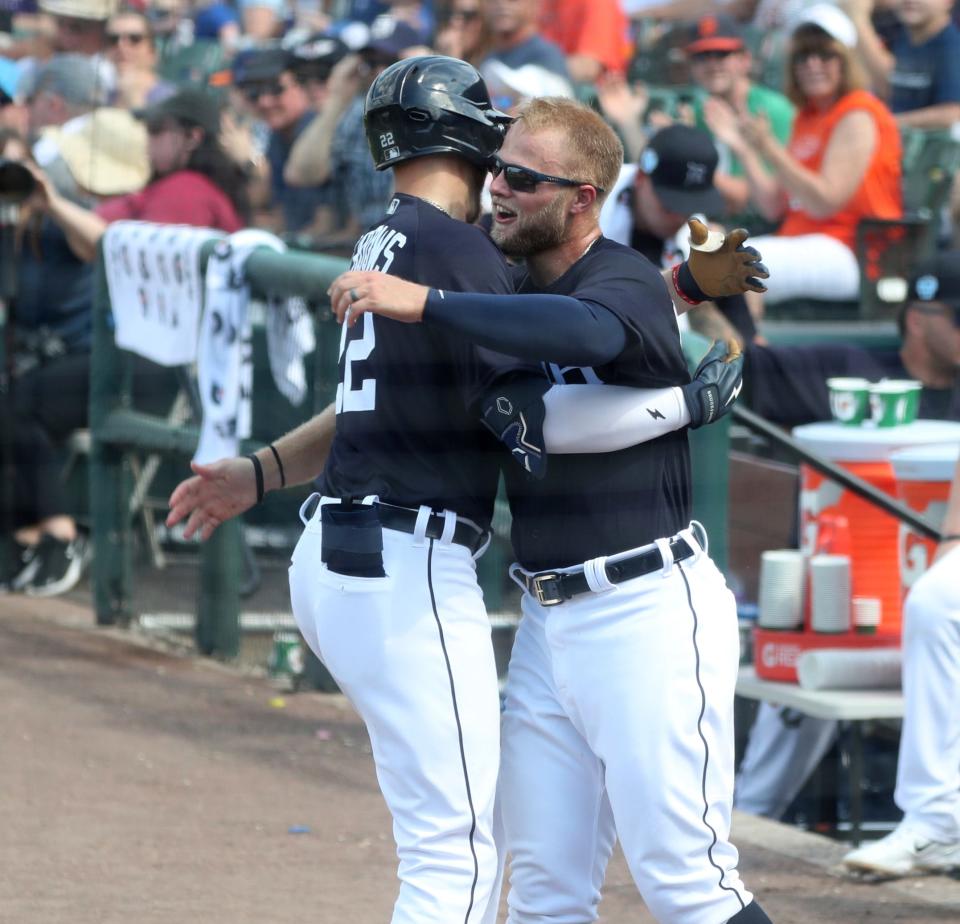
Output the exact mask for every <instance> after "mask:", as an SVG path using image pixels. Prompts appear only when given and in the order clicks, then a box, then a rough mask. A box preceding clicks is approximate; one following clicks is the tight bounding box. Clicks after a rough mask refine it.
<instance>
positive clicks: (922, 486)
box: [890, 442, 960, 597]
mask: <svg viewBox="0 0 960 924" xmlns="http://www.w3.org/2000/svg"><path fill="white" fill-rule="evenodd" d="M958 456H960V444H958V443H956V442H954V443H945V444H940V445H934V446H915V447H913V448H912V449H901V450H899V451H898V452H895V453H894V454H893V455H892V456H891V457H890V464H891V465H892V466H893V472H894V476H895V477H896V481H897V496H898V497H899V498H900V499H901V500H902V501H903V502H904V503H905V504H906V505H907V506H908V507H911V508H912V509H913V510H916V511H917V512H918V513H920V514H922V515H923V516H924V517H925V518H926V519H927V520H929V521H930V522H931V523H932V524H933V525H934V526H937V527H939V526H940V525H941V524H942V523H943V515H944V513H945V512H946V509H947V497H948V495H949V493H950V482H951V481H952V480H953V473H954V470H955V469H956V467H957V457H958ZM936 548H937V543H936V542H934V540H933V539H928V538H926V537H925V536H921V535H920V534H919V533H917V532H915V531H914V530H912V529H911V528H910V527H909V526H907V525H906V523H901V524H900V530H899V542H898V552H899V560H900V580H901V583H902V585H903V595H904V597H906V595H907V593H908V592H909V590H910V588H911V587H912V586H913V585H914V583H915V582H916V580H917V578H919V577H920V575H921V574H923V572H924V571H926V570H927V568H928V567H929V566H930V563H931V562H932V561H933V555H934V552H935V551H936Z"/></svg>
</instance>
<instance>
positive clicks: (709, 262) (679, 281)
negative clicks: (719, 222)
mask: <svg viewBox="0 0 960 924" xmlns="http://www.w3.org/2000/svg"><path fill="white" fill-rule="evenodd" d="M687 224H688V225H689V226H690V257H689V259H688V260H687V262H686V263H683V264H681V266H680V268H679V271H678V272H677V274H676V276H675V277H674V279H675V283H676V285H677V289H678V291H679V292H680V293H681V295H682V296H685V297H686V298H687V300H688V301H694V302H698V301H705V300H706V299H708V298H721V297H722V296H725V295H740V294H742V293H743V292H748V291H749V292H766V291H767V287H766V286H765V285H764V284H763V283H762V282H761V280H762V279H768V278H769V277H770V273H769V271H768V270H767V268H766V267H765V266H764V265H763V264H762V263H761V262H760V260H761V256H760V253H759V252H758V251H757V250H756V249H755V248H753V247H744V246H743V242H744V241H745V240H746V239H747V238H748V237H749V236H750V233H749V232H748V231H746V230H744V229H743V228H737V229H736V230H735V231H730V232H729V233H727V234H723V233H722V232H720V231H710V230H709V229H708V228H707V226H706V225H705V224H704V223H703V222H702V221H700V220H699V219H697V218H691V219H689V220H688V222H687ZM691 289H693V290H694V291H690V290H691Z"/></svg>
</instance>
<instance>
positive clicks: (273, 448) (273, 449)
mask: <svg viewBox="0 0 960 924" xmlns="http://www.w3.org/2000/svg"><path fill="white" fill-rule="evenodd" d="M269 445H270V452H272V453H273V457H274V459H276V460H277V468H278V469H279V470H280V487H281V488H285V487H286V486H287V476H286V475H285V474H284V473H283V463H282V462H281V461H280V453H279V452H277V447H276V446H274V445H273V443H270V444H269Z"/></svg>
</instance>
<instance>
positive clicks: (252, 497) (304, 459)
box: [166, 404, 336, 540]
mask: <svg viewBox="0 0 960 924" xmlns="http://www.w3.org/2000/svg"><path fill="white" fill-rule="evenodd" d="M335 428H336V414H335V411H334V406H333V405H332V404H331V405H329V406H328V407H326V408H325V409H324V410H323V411H321V412H320V413H319V414H317V415H316V416H315V417H313V418H311V419H310V420H308V421H307V422H306V423H303V424H301V425H300V426H299V427H297V428H296V429H294V430H291V431H290V432H289V433H287V434H285V435H284V436H282V437H280V439H278V440H277V441H276V442H274V443H273V444H272V445H273V447H274V449H273V450H272V449H270V447H269V446H267V447H264V448H263V449H259V450H257V452H256V453H254V455H255V456H256V457H257V460H258V461H259V463H260V472H261V473H262V476H261V477H262V479H263V493H264V494H266V493H267V492H268V491H274V490H277V489H279V488H281V487H284V486H289V485H298V484H306V483H307V482H309V481H312V480H313V479H314V478H316V477H317V476H318V475H319V474H320V473H321V472H322V471H323V466H324V463H325V462H326V458H327V454H328V453H329V451H330V445H331V443H332V442H333V435H334V430H335ZM274 450H276V455H274ZM190 467H191V469H192V470H193V472H194V474H193V476H192V477H190V478H187V479H185V480H184V481H181V482H180V484H178V485H177V486H176V488H174V489H173V493H172V494H171V495H170V501H169V504H170V513H169V514H168V516H167V521H166V522H167V526H174V525H175V524H177V523H179V522H181V521H182V520H184V519H185V520H186V521H187V522H186V526H185V528H184V536H185V537H186V538H187V539H189V538H191V537H192V536H193V535H195V534H199V536H200V538H201V539H203V540H206V539H209V538H210V536H211V535H213V531H214V530H215V529H216V528H217V527H218V526H219V525H220V524H221V523H223V522H225V521H226V520H229V519H231V518H232V517H235V516H238V515H239V514H241V513H244V512H245V511H247V510H249V509H250V508H251V507H253V506H254V505H256V504H257V503H258V485H257V481H258V478H257V467H256V465H254V463H253V462H252V460H251V459H249V458H248V457H246V456H238V457H234V458H231V459H219V460H218V461H216V462H213V463H211V464H209V465H201V464H199V463H196V462H192V463H191V464H190ZM281 467H282V469H281Z"/></svg>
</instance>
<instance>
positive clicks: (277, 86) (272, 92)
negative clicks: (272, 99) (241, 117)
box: [240, 80, 287, 103]
mask: <svg viewBox="0 0 960 924" xmlns="http://www.w3.org/2000/svg"><path fill="white" fill-rule="evenodd" d="M286 89H287V87H286V85H285V84H282V83H280V81H279V80H275V81H272V82H270V83H255V84H251V85H249V86H246V87H243V88H241V91H240V92H241V93H243V95H244V96H245V97H246V99H247V102H250V103H255V102H256V101H257V100H258V99H260V97H261V96H280V95H281V94H282V93H283V92H284V91H285V90H286Z"/></svg>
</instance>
